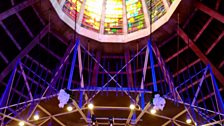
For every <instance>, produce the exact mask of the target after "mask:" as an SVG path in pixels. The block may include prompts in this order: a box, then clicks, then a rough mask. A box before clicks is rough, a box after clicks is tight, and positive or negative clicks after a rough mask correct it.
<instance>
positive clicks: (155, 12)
mask: <svg viewBox="0 0 224 126" xmlns="http://www.w3.org/2000/svg"><path fill="white" fill-rule="evenodd" d="M150 4H151V5H150ZM146 5H147V7H148V11H149V17H151V19H152V22H155V21H156V20H158V19H159V18H160V17H162V16H163V15H164V14H165V13H166V9H165V7H164V4H163V0H146Z"/></svg>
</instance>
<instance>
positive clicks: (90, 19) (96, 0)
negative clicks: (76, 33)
mask: <svg viewBox="0 0 224 126" xmlns="http://www.w3.org/2000/svg"><path fill="white" fill-rule="evenodd" d="M102 4H103V0H86V3H85V10H84V15H83V20H82V26H83V27H85V28H88V29H91V30H93V31H96V32H99V30H100V22H101V13H102V8H103V5H102Z"/></svg>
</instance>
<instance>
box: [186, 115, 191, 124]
mask: <svg viewBox="0 0 224 126" xmlns="http://www.w3.org/2000/svg"><path fill="white" fill-rule="evenodd" d="M191 122H192V121H191V118H190V116H189V115H188V114H187V115H186V123H187V124H190V123H191Z"/></svg>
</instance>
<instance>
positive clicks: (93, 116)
mask: <svg viewBox="0 0 224 126" xmlns="http://www.w3.org/2000/svg"><path fill="white" fill-rule="evenodd" d="M91 120H92V126H96V116H95V115H92V117H91Z"/></svg>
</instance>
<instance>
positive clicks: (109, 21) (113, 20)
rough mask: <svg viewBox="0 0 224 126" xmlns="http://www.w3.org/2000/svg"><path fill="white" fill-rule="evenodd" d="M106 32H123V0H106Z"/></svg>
mask: <svg viewBox="0 0 224 126" xmlns="http://www.w3.org/2000/svg"><path fill="white" fill-rule="evenodd" d="M104 33H105V34H122V33H123V6H122V0H106V11H105V20H104Z"/></svg>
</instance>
